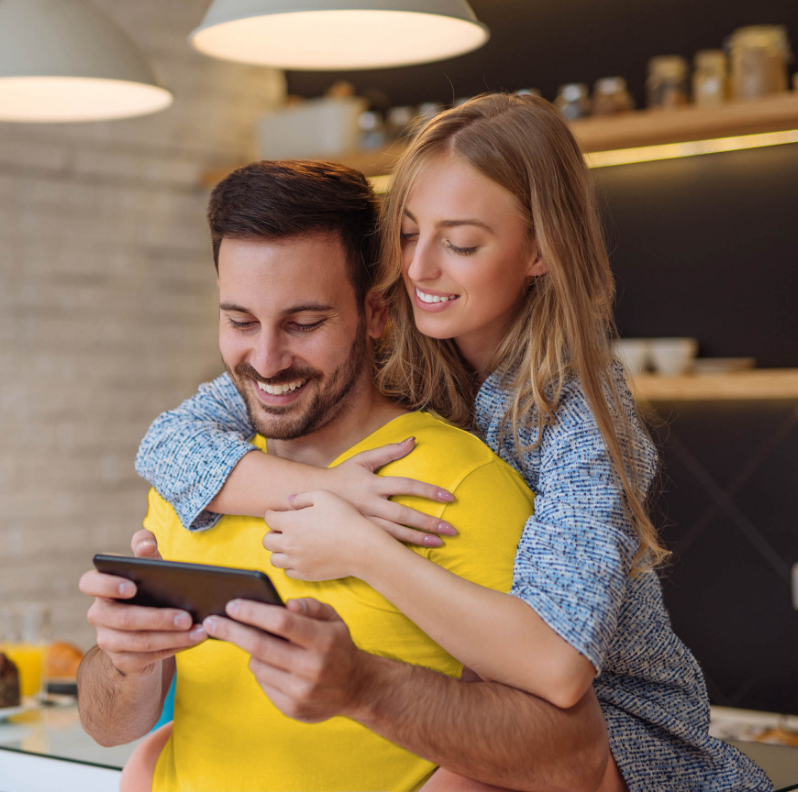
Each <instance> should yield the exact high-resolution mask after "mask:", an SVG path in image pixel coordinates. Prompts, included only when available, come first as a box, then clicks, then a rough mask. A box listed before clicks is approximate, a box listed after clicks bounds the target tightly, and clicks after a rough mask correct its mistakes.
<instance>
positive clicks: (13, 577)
mask: <svg viewBox="0 0 798 792" xmlns="http://www.w3.org/2000/svg"><path fill="white" fill-rule="evenodd" d="M89 1H90V2H92V3H93V4H95V5H96V6H97V7H98V8H100V9H102V10H104V11H106V12H107V13H108V14H109V15H110V16H112V17H113V18H114V19H116V20H117V21H118V22H119V24H120V25H122V26H123V27H124V28H125V29H126V30H128V31H129V33H130V34H131V35H132V36H133V38H134V39H135V40H136V41H137V42H138V43H139V44H140V45H141V47H142V50H143V51H144V52H145V53H148V54H149V55H150V56H151V57H152V60H153V63H154V66H155V68H156V69H157V70H158V71H159V72H160V74H161V75H162V79H163V80H164V82H165V84H166V85H167V86H168V87H169V88H171V89H172V90H173V91H174V93H175V97H176V101H175V104H174V106H173V107H172V108H170V109H169V110H167V111H166V112H164V113H159V114H156V115H154V116H149V117H145V118H138V119H129V120H125V121H117V122H103V123H91V124H58V125H35V124H24V125H11V124H7V125H4V126H2V127H0V250H2V251H3V255H2V256H0V284H2V285H0V369H1V370H2V371H3V372H4V376H3V378H2V381H1V382H0V437H2V439H3V441H2V444H0V502H2V504H3V516H2V521H0V602H3V601H9V600H22V599H35V600H40V601H46V602H49V603H50V604H51V605H52V607H53V609H54V615H55V635H56V637H58V638H64V639H68V640H73V641H74V642H76V643H78V645H80V646H82V648H84V649H87V648H88V647H89V646H90V645H91V644H92V643H93V642H94V635H93V630H92V629H91V627H90V625H88V624H87V622H86V611H87V609H88V606H89V604H90V603H89V600H88V598H85V597H83V596H82V595H80V593H79V592H78V589H77V583H78V580H79V578H80V575H81V574H82V573H83V572H85V571H86V570H87V569H88V568H89V567H90V564H91V557H92V556H93V555H94V553H95V552H97V551H99V550H110V551H116V552H127V551H128V549H129V542H130V537H131V536H132V534H133V533H134V532H135V531H136V530H138V529H139V527H140V526H141V521H142V519H143V517H144V514H145V512H146V494H147V488H148V485H147V484H146V483H145V482H144V481H142V480H141V479H139V478H138V476H137V475H136V473H135V471H134V468H133V459H134V456H135V453H136V449H137V447H138V442H139V440H140V438H141V436H142V435H143V433H144V432H145V431H146V429H147V427H148V426H149V424H150V422H151V421H152V420H153V419H154V418H155V417H156V416H157V414H158V413H159V412H161V411H162V410H165V409H168V408H170V407H173V406H175V405H177V404H178V403H179V402H180V401H182V400H183V399H184V398H187V397H188V396H189V395H191V393H192V392H193V391H194V390H195V389H196V387H197V385H198V384H199V383H200V382H201V381H203V380H206V379H211V378H212V377H214V376H216V375H218V374H219V373H220V372H221V370H222V367H221V364H220V361H219V353H218V349H217V341H216V333H217V322H218V308H217V305H218V295H217V292H216V287H215V273H214V270H213V263H212V258H211V253H210V244H209V239H208V230H207V227H206V223H205V218H204V215H205V205H206V202H207V192H206V191H205V190H204V189H202V188H200V187H199V178H200V175H201V173H202V172H203V170H204V169H206V168H209V167H219V166H224V165H227V164H233V163H238V162H241V161H246V160H248V159H251V158H254V156H255V153H256V152H255V139H254V134H253V126H254V120H255V119H256V118H257V116H258V115H259V114H261V113H263V112H265V111H266V110H268V109H269V107H271V106H272V104H273V102H274V100H275V96H276V95H278V94H279V93H280V91H281V90H284V81H282V78H281V76H280V75H277V74H275V73H273V72H270V71H269V70H264V69H257V68H253V67H247V66H242V65H238V64H232V63H224V62H222V61H218V60H214V59H211V58H206V57H204V56H202V55H199V54H197V53H196V52H194V51H193V50H191V49H190V47H189V46H188V44H187V43H186V38H187V36H188V33H189V32H190V31H191V30H192V29H193V28H194V27H195V26H196V25H197V24H198V23H199V21H200V19H201V18H202V15H203V14H204V12H205V10H206V8H207V4H208V0H181V1H180V2H167V3H164V2H163V0H136V2H135V3H131V2H124V0H89Z"/></svg>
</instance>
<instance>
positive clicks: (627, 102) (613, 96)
mask: <svg viewBox="0 0 798 792" xmlns="http://www.w3.org/2000/svg"><path fill="white" fill-rule="evenodd" d="M633 107H634V101H633V100H632V97H631V95H630V93H629V91H627V90H626V80H624V78H623V77H602V78H601V79H600V80H596V84H595V85H594V86H593V115H618V114H619V113H628V112H629V111H630V110H631V109H632V108H633Z"/></svg>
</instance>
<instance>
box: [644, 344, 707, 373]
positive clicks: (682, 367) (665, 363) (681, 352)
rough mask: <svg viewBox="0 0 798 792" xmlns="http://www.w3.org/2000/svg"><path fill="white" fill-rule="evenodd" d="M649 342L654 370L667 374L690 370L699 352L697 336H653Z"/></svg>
mask: <svg viewBox="0 0 798 792" xmlns="http://www.w3.org/2000/svg"><path fill="white" fill-rule="evenodd" d="M649 343H650V349H651V362H652V363H653V364H654V370H655V371H656V372H657V374H665V375H666V376H673V375H675V374H684V373H685V372H687V371H689V370H690V367H691V365H692V363H693V359H694V358H695V356H696V353H697V352H698V341H697V340H696V339H695V338H652V339H651V341H650V342H649Z"/></svg>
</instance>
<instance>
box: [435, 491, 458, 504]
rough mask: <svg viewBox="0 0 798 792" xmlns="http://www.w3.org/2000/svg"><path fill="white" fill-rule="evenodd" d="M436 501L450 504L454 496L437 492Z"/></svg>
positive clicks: (444, 492)
mask: <svg viewBox="0 0 798 792" xmlns="http://www.w3.org/2000/svg"><path fill="white" fill-rule="evenodd" d="M438 500H442V501H446V502H447V503H450V502H451V501H453V500H454V495H452V493H451V492H447V491H446V490H438Z"/></svg>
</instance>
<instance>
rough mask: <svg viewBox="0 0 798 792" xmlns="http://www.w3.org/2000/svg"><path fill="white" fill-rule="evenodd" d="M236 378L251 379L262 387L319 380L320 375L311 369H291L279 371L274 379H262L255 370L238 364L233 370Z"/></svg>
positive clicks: (245, 364)
mask: <svg viewBox="0 0 798 792" xmlns="http://www.w3.org/2000/svg"><path fill="white" fill-rule="evenodd" d="M234 371H235V375H236V377H240V378H244V377H246V378H247V379H253V380H255V381H256V382H262V383H263V384H264V385H286V384H287V383H289V382H296V381H297V380H300V379H301V380H319V379H321V373H320V372H319V371H317V370H316V369H312V368H303V369H299V368H292V369H285V370H284V371H281V372H280V373H279V374H277V375H276V376H274V377H268V378H267V377H262V376H261V375H260V374H259V373H258V371H257V369H255V368H253V367H252V366H250V365H249V363H240V364H239V365H237V366H236V367H235V369H234Z"/></svg>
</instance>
